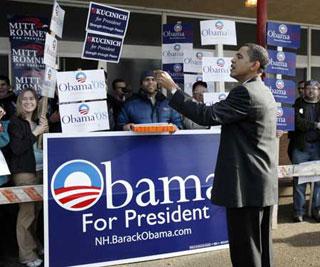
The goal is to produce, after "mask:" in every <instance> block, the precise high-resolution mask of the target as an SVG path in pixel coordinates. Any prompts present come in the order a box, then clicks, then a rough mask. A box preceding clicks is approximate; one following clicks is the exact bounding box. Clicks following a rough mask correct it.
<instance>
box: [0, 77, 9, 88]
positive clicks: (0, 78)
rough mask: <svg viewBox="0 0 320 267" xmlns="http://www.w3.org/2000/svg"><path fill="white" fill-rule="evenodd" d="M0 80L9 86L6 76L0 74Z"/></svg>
mask: <svg viewBox="0 0 320 267" xmlns="http://www.w3.org/2000/svg"><path fill="white" fill-rule="evenodd" d="M0 80H2V81H5V82H6V84H7V85H8V86H10V80H9V78H8V76H5V75H0Z"/></svg>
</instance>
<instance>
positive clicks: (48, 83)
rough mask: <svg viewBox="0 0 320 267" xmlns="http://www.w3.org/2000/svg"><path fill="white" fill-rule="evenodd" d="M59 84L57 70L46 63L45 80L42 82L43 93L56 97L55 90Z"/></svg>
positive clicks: (43, 94)
mask: <svg viewBox="0 0 320 267" xmlns="http://www.w3.org/2000/svg"><path fill="white" fill-rule="evenodd" d="M56 84H57V71H56V69H54V68H51V67H49V66H47V65H46V69H45V73H44V80H43V82H42V84H41V92H40V93H41V95H42V96H46V97H50V98H54V92H55V90H56Z"/></svg>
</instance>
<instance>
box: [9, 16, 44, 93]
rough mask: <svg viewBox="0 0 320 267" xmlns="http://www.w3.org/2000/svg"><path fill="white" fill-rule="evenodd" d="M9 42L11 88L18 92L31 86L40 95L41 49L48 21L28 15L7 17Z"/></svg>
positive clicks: (42, 75) (42, 72) (42, 70)
mask: <svg viewBox="0 0 320 267" xmlns="http://www.w3.org/2000/svg"><path fill="white" fill-rule="evenodd" d="M8 24H9V36H10V43H11V57H10V59H11V66H12V79H11V81H12V84H13V86H12V88H14V91H15V93H16V94H19V93H20V92H21V90H23V89H24V88H29V87H32V88H34V89H35V90H36V91H37V93H38V94H39V95H40V90H41V89H40V85H41V82H42V80H43V77H44V70H45V65H44V63H43V51H44V44H45V37H46V33H47V31H48V21H47V19H44V18H38V17H30V16H12V17H10V18H9V19H8Z"/></svg>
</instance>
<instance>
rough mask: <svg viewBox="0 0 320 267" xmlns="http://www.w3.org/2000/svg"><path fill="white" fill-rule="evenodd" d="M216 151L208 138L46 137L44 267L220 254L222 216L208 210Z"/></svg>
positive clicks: (205, 134) (215, 140)
mask: <svg viewBox="0 0 320 267" xmlns="http://www.w3.org/2000/svg"><path fill="white" fill-rule="evenodd" d="M218 146H219V135H218V134H213V133H212V132H210V131H180V133H177V134H173V135H137V134H131V133H122V132H113V133H95V134H88V135H86V136H83V137H79V136H66V135H63V134H55V135H52V134H51V135H50V134H49V135H47V136H46V137H45V150H44V155H45V165H44V170H45V179H44V188H46V190H45V191H44V205H45V210H44V212H45V255H46V256H45V266H52V267H62V266H83V265H85V266H105V265H110V264H117V263H125V262H129V261H130V262H132V261H139V260H142V258H143V260H148V259H155V258H161V257H162V258H163V257H169V256H176V255H181V254H186V253H195V252H199V251H208V250H212V249H218V248H224V247H226V244H227V243H228V241H227V229H226V222H225V209H224V208H223V207H218V206H215V205H212V204H211V202H210V192H211V188H212V182H213V179H214V168H215V164H216V157H217V150H218ZM179 253H180V254H179Z"/></svg>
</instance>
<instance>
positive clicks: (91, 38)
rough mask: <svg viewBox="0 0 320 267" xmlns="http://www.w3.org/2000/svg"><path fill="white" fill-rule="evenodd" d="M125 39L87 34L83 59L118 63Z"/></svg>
mask: <svg viewBox="0 0 320 267" xmlns="http://www.w3.org/2000/svg"><path fill="white" fill-rule="evenodd" d="M122 42H123V39H121V38H118V37H113V36H107V35H101V34H96V33H90V32H87V33H86V39H85V42H84V44H83V50H82V56H81V57H82V58H86V59H95V60H103V61H106V62H113V63H118V62H119V60H120V55H121V50H122Z"/></svg>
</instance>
